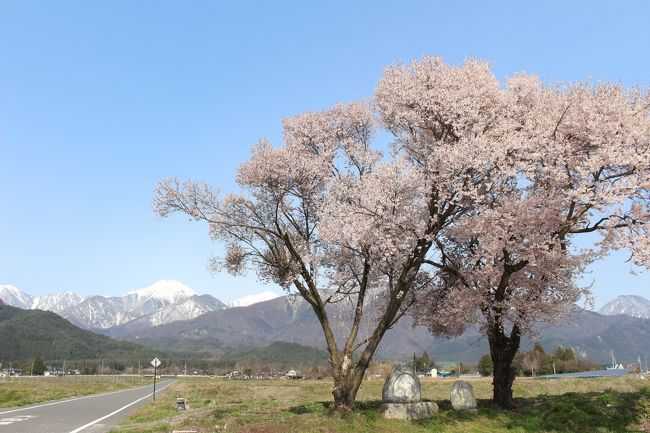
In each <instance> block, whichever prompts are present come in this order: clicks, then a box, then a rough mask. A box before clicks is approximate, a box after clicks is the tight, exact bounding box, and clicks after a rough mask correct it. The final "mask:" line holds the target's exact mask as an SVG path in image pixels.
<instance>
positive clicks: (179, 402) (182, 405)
mask: <svg viewBox="0 0 650 433" xmlns="http://www.w3.org/2000/svg"><path fill="white" fill-rule="evenodd" d="M186 409H188V404H187V399H184V398H177V399H176V410H186Z"/></svg>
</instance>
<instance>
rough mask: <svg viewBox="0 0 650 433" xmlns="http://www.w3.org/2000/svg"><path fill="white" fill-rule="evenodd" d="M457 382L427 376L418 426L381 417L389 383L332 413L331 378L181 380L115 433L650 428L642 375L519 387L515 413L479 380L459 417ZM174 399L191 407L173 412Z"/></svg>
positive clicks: (366, 388)
mask: <svg viewBox="0 0 650 433" xmlns="http://www.w3.org/2000/svg"><path fill="white" fill-rule="evenodd" d="M452 383H453V380H433V379H427V380H424V381H423V383H422V394H423V398H424V399H425V400H430V401H435V402H436V403H437V404H438V406H439V408H440V411H439V413H438V414H437V415H436V416H435V417H434V418H431V419H428V420H423V421H419V422H408V421H396V420H384V419H382V418H380V417H379V406H380V405H381V400H380V397H381V389H382V386H383V382H382V381H380V380H371V381H366V382H364V384H363V386H362V387H361V389H360V391H359V394H358V399H357V408H356V410H355V412H353V413H351V414H339V413H337V412H335V411H333V410H332V408H331V407H332V405H331V394H330V392H331V387H332V384H331V383H330V382H327V381H285V380H274V381H229V380H219V379H191V380H189V379H188V380H179V381H178V382H177V383H176V384H175V385H173V386H172V387H170V388H168V389H167V390H165V392H164V393H163V395H161V396H160V398H158V399H157V400H156V402H155V403H151V404H148V405H147V406H145V407H143V408H141V409H139V410H138V411H136V412H134V413H133V414H132V415H130V416H129V417H127V418H126V419H125V420H124V422H123V424H122V426H121V427H120V428H118V429H116V430H114V431H113V433H157V432H171V431H172V430H195V431H197V432H200V433H207V432H219V431H228V432H231V431H232V432H240V433H275V432H277V433H284V432H297V433H298V432H299V433H310V432H314V433H316V432H318V433H380V432H381V433H383V432H387V433H392V432H395V433H397V432H400V433H401V432H409V433H410V432H413V433H420V432H421V433H424V432H427V433H431V432H439V433H448V432H463V433H505V432H507V433H528V432H532V433H569V432H595V433H628V432H643V431H650V421H649V420H650V388H648V387H647V386H648V382H647V381H643V380H641V379H639V378H638V377H632V376H630V377H626V378H619V379H594V380H564V381H538V380H517V381H516V382H515V388H514V393H515V403H516V408H515V409H514V410H511V411H502V410H498V409H496V408H495V407H493V406H492V404H491V402H490V399H489V398H490V395H491V384H490V381H489V379H482V380H476V381H473V386H474V389H475V392H476V394H477V397H478V409H479V410H478V413H476V414H466V413H459V412H455V411H453V410H452V408H451V403H450V401H449V391H450V389H451V384H452ZM176 397H186V398H187V399H188V401H189V409H188V410H186V411H181V412H176V411H175V409H174V408H175V399H176Z"/></svg>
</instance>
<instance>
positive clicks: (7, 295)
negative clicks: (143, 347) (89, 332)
mask: <svg viewBox="0 0 650 433" xmlns="http://www.w3.org/2000/svg"><path fill="white" fill-rule="evenodd" d="M0 299H3V300H4V302H5V303H6V304H9V305H12V306H15V307H19V308H24V309H30V308H32V309H35V308H38V309H41V310H50V311H53V312H55V313H57V314H59V315H60V316H63V317H64V318H66V319H68V320H69V321H70V322H72V323H74V324H75V325H77V326H79V327H82V328H85V329H108V328H113V327H116V326H122V325H126V324H129V323H131V322H133V324H132V325H131V326H130V327H131V328H142V327H151V326H158V325H161V324H164V323H169V322H173V321H176V320H188V319H193V318H195V317H197V316H199V315H201V314H204V313H207V312H209V311H214V310H218V309H222V308H226V305H225V304H223V303H222V302H221V301H219V300H218V299H216V298H214V297H212V296H210V295H201V296H199V295H197V294H196V293H195V292H194V291H193V290H192V289H191V288H189V287H187V286H186V285H184V284H183V283H180V282H178V281H173V280H161V281H158V282H156V283H154V284H152V285H150V286H147V287H144V288H142V289H138V290H133V291H130V292H128V293H126V294H125V295H123V296H110V297H106V296H90V297H88V298H83V297H82V296H80V295H78V294H76V293H74V292H63V293H58V294H55V295H43V296H38V297H36V298H34V297H32V296H30V295H28V294H26V293H24V292H22V291H20V290H19V289H17V288H16V287H14V286H10V285H4V286H0Z"/></svg>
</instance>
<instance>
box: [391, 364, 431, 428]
mask: <svg viewBox="0 0 650 433" xmlns="http://www.w3.org/2000/svg"><path fill="white" fill-rule="evenodd" d="M382 399H383V401H384V403H383V404H382V405H381V406H380V408H379V415H380V416H381V417H382V418H387V419H413V420H417V419H424V418H430V417H432V416H433V415H435V414H436V413H437V412H438V405H437V404H435V403H431V402H422V401H420V400H421V399H422V394H421V391H420V380H419V379H418V377H417V376H416V374H415V373H414V372H413V370H411V369H410V368H408V367H405V366H399V365H398V366H395V367H393V370H392V371H391V373H390V376H388V378H387V379H386V383H384V390H383V392H382Z"/></svg>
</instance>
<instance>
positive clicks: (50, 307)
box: [29, 291, 85, 313]
mask: <svg viewBox="0 0 650 433" xmlns="http://www.w3.org/2000/svg"><path fill="white" fill-rule="evenodd" d="M84 299H85V298H84V297H83V296H81V295H78V294H76V293H75V292H70V291H68V292H62V293H56V294H54V295H42V296H37V297H35V298H34V300H33V301H32V305H31V307H29V308H31V309H35V310H36V309H38V310H47V311H54V312H55V313H60V312H61V311H63V310H65V309H67V308H70V307H72V306H74V305H77V304H79V303H81V302H82V301H83V300H84Z"/></svg>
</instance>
